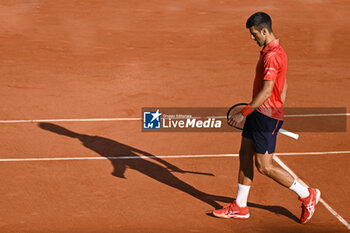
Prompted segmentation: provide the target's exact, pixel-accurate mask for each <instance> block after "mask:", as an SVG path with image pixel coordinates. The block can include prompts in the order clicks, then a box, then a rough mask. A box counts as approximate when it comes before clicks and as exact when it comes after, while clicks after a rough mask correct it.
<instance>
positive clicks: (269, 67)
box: [263, 55, 278, 81]
mask: <svg viewBox="0 0 350 233" xmlns="http://www.w3.org/2000/svg"><path fill="white" fill-rule="evenodd" d="M277 73H278V63H277V60H276V56H275V55H271V56H269V57H268V58H266V60H265V61H264V75H263V77H264V78H263V79H264V80H270V81H276V78H277Z"/></svg>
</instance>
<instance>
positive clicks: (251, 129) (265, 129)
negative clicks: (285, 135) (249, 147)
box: [242, 111, 283, 154]
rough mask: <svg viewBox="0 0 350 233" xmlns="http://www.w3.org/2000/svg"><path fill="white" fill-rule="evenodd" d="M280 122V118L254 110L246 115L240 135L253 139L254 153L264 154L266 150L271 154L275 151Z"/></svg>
mask: <svg viewBox="0 0 350 233" xmlns="http://www.w3.org/2000/svg"><path fill="white" fill-rule="evenodd" d="M282 124H283V121H281V120H276V119H273V118H271V117H268V116H265V115H264V114H261V113H260V112H257V111H255V112H253V113H252V114H250V115H248V116H247V119H246V121H245V123H244V127H243V132H242V136H243V137H246V138H250V139H251V140H253V142H254V149H255V152H256V153H259V154H265V153H266V151H267V152H268V153H269V154H272V153H274V152H275V147H276V138H277V133H278V130H279V129H280V128H281V126H282Z"/></svg>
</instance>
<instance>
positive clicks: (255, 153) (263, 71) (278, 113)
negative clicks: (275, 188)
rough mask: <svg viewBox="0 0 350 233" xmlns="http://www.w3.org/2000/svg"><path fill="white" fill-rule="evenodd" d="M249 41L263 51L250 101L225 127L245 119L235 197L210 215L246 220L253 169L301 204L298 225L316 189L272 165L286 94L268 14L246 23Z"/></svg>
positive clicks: (281, 56)
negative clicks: (275, 183)
mask: <svg viewBox="0 0 350 233" xmlns="http://www.w3.org/2000/svg"><path fill="white" fill-rule="evenodd" d="M246 27H247V29H249V31H250V38H251V39H252V40H254V41H256V43H257V44H258V45H259V46H260V47H262V50H261V52H260V58H259V60H258V63H257V66H256V74H255V80H254V86H253V100H252V101H251V102H250V103H249V105H248V106H246V107H245V108H244V109H242V111H240V112H238V113H234V114H232V115H231V116H230V117H229V120H228V124H229V125H231V126H234V125H237V124H239V123H240V122H241V121H243V120H244V118H245V117H246V121H245V124H244V128H243V133H242V142H241V149H240V152H239V160H240V168H239V173H238V194H237V199H236V200H235V201H234V202H233V203H229V204H227V205H226V206H225V207H224V208H223V209H218V210H214V211H213V214H214V215H215V216H217V217H221V218H237V219H247V218H249V216H250V215H249V210H248V207H247V199H248V194H249V190H250V187H251V184H252V181H253V174H254V165H253V157H255V165H256V167H257V169H258V171H259V172H260V173H262V174H263V175H265V176H267V177H270V178H272V179H273V180H275V181H276V182H278V183H279V184H281V185H282V186H284V187H287V188H289V189H290V190H292V191H294V192H295V193H296V194H297V195H298V196H299V200H300V201H301V208H302V212H301V217H300V223H306V222H308V221H309V220H310V219H311V217H312V215H313V214H314V212H315V206H316V204H317V202H318V200H319V199H320V196H321V193H320V191H319V190H318V189H315V188H307V187H305V186H303V185H302V184H300V183H299V182H298V181H297V180H294V178H293V177H292V176H291V175H290V174H289V173H288V172H287V171H285V170H284V169H282V168H280V167H278V166H276V165H274V164H273V162H272V161H273V158H272V156H273V153H274V152H275V146H276V136H277V133H278V130H279V129H280V128H281V126H282V124H283V119H284V114H283V103H284V102H285V99H286V94H287V83H286V73H287V55H286V53H285V51H284V50H283V48H282V47H281V45H280V43H279V40H278V39H276V38H275V35H274V33H273V31H272V21H271V18H270V16H269V15H268V14H266V13H264V12H257V13H255V14H253V15H252V16H251V17H250V18H249V19H248V20H247V23H246Z"/></svg>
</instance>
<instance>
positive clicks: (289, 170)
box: [273, 156, 350, 230]
mask: <svg viewBox="0 0 350 233" xmlns="http://www.w3.org/2000/svg"><path fill="white" fill-rule="evenodd" d="M273 159H274V160H275V161H276V162H277V163H278V164H279V165H280V166H281V167H283V168H284V169H285V170H286V171H287V172H289V173H290V174H291V175H292V176H293V178H294V179H298V181H299V182H300V183H301V184H302V185H304V186H307V187H309V186H308V185H307V184H305V182H303V181H302V180H301V179H300V178H299V177H298V176H297V175H296V174H295V173H294V172H293V171H292V170H291V169H290V168H289V167H288V166H287V165H286V164H285V163H283V162H282V161H281V160H280V159H279V158H278V157H277V156H274V158H273ZM320 202H321V203H322V204H323V205H324V206H325V207H326V209H327V210H328V211H329V212H331V214H333V215H334V216H335V217H336V218H337V219H338V220H339V221H340V222H341V223H342V224H344V225H345V226H346V227H347V228H348V229H349V230H350V224H349V223H348V222H347V221H346V220H345V219H344V218H343V217H342V216H340V215H339V214H338V213H337V212H336V211H335V210H334V209H333V208H332V207H330V206H329V205H328V204H327V202H326V201H325V200H323V199H322V198H320Z"/></svg>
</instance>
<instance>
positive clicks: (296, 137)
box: [278, 128, 299, 140]
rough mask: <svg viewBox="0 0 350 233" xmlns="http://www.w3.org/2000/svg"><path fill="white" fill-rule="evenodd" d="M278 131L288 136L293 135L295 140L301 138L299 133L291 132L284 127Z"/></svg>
mask: <svg viewBox="0 0 350 233" xmlns="http://www.w3.org/2000/svg"><path fill="white" fill-rule="evenodd" d="M278 132H279V133H281V134H284V135H286V136H288V137H291V138H293V139H295V140H298V138H299V134H296V133H292V132H289V131H288V130H285V129H282V128H281V129H280V130H279V131H278Z"/></svg>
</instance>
